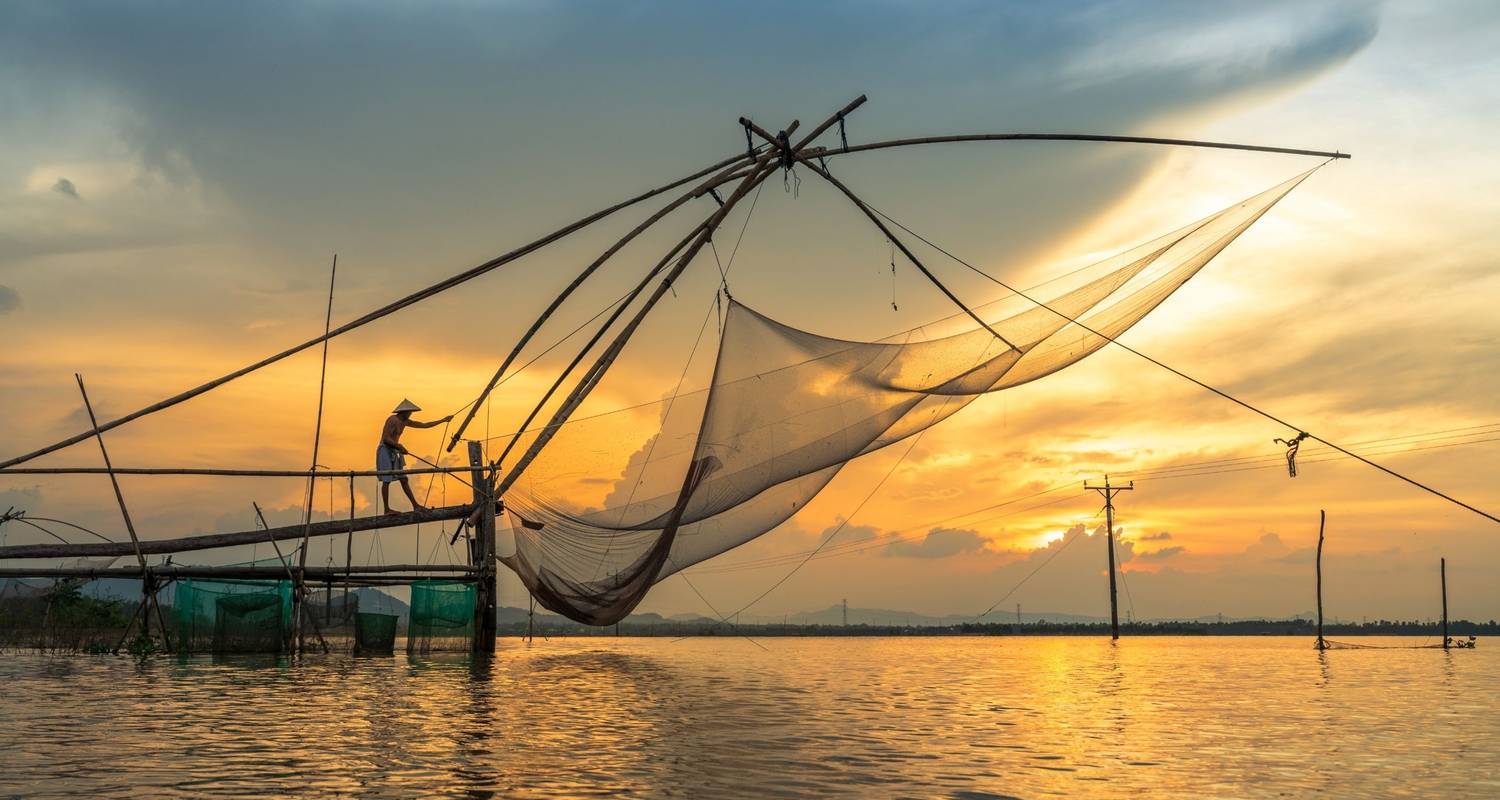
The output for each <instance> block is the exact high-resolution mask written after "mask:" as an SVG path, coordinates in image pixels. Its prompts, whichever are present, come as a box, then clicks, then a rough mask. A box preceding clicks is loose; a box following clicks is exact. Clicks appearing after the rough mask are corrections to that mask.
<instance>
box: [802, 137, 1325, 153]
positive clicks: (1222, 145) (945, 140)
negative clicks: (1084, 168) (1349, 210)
mask: <svg viewBox="0 0 1500 800" xmlns="http://www.w3.org/2000/svg"><path fill="white" fill-rule="evenodd" d="M958 142H1118V143H1124V144H1154V145H1165V146H1169V147H1205V148H1211V149H1215V150H1243V151H1248V152H1253V153H1281V154H1283V155H1293V156H1318V157H1320V158H1351V156H1350V155H1349V154H1348V153H1340V152H1338V151H1337V150H1334V151H1325V150H1302V149H1298V148H1294V147H1266V146H1263V145H1254V144H1236V143H1233V142H1209V141H1202V140H1198V139H1164V138H1159V137H1155V136H1106V135H1096V134H1086V133H969V134H957V135H953V136H918V137H914V138H909V139H889V140H886V141H881V142H869V143H866V144H857V145H851V146H849V147H842V148H838V149H829V148H824V147H819V148H813V150H812V151H810V152H808V153H807V154H806V155H808V156H810V157H813V158H816V157H818V156H823V157H826V158H832V157H833V156H839V155H845V154H849V153H865V152H869V151H871V150H888V149H890V148H893V147H912V146H915V145H923V144H953V143H958Z"/></svg>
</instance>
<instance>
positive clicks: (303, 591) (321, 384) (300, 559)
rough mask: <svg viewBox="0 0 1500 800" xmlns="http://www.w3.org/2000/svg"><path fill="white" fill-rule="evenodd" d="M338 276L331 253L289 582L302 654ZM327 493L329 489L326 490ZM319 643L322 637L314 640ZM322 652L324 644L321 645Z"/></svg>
mask: <svg viewBox="0 0 1500 800" xmlns="http://www.w3.org/2000/svg"><path fill="white" fill-rule="evenodd" d="M338 276H339V254H338V253H334V254H333V267H332V269H330V270H329V272H328V310H327V311H326V312H325V314H324V317H323V360H322V365H321V366H320V367H319V368H318V416H317V420H316V421H315V422H314V423H313V446H312V466H310V467H308V471H309V472H310V473H312V474H310V475H308V476H307V510H306V511H305V512H304V513H303V515H302V551H301V553H299V554H298V555H297V576H296V577H295V578H293V579H292V639H293V641H294V642H295V643H296V647H297V652H299V653H300V652H302V617H303V616H305V615H306V613H307V609H306V599H307V581H306V579H305V578H304V575H305V574H306V572H307V540H308V534H307V526H309V525H311V524H312V511H313V497H314V496H315V495H316V494H317V488H318V476H317V474H316V473H317V471H318V447H319V445H321V444H322V442H323V396H324V390H325V389H326V388H327V386H328V331H329V330H330V329H331V327H332V325H333V287H334V284H335V282H336V281H337V280H338ZM328 491H329V493H330V494H331V493H332V492H333V489H332V488H331V487H330V488H329V490H328ZM318 638H319V639H320V640H321V639H322V636H321V635H320V636H319V637H318ZM323 649H324V650H327V649H328V645H326V644H325V645H324V646H323Z"/></svg>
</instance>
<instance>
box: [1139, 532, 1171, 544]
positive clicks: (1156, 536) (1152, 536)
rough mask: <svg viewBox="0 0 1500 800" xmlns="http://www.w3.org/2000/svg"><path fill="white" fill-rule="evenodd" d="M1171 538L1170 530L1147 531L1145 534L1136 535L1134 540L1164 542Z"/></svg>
mask: <svg viewBox="0 0 1500 800" xmlns="http://www.w3.org/2000/svg"><path fill="white" fill-rule="evenodd" d="M1171 538H1172V534H1171V533H1170V532H1168V531H1161V532H1159V533H1148V534H1146V535H1145V536H1138V537H1136V540H1137V541H1141V542H1165V541H1168V540H1170V539H1171Z"/></svg>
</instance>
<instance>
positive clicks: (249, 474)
mask: <svg viewBox="0 0 1500 800" xmlns="http://www.w3.org/2000/svg"><path fill="white" fill-rule="evenodd" d="M412 455H413V456H415V457H417V458H420V456H416V454H415V453H413V454H412ZM467 471H468V468H467V467H419V468H414V469H353V470H306V469H218V468H213V467H115V468H114V469H112V470H109V469H104V468H103V467H13V468H10V469H0V475H109V474H115V475H176V476H183V475H209V476H219V477H230V478H307V477H310V476H313V475H316V476H317V477H319V478H378V477H393V476H401V475H434V474H445V475H452V474H457V473H461V472H467ZM85 532H86V533H92V531H85ZM95 535H97V534H95Z"/></svg>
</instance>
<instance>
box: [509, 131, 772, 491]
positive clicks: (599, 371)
mask: <svg viewBox="0 0 1500 800" xmlns="http://www.w3.org/2000/svg"><path fill="white" fill-rule="evenodd" d="M792 127H795V125H793V126H792ZM774 154H775V153H774V151H770V150H768V151H766V152H765V153H764V154H762V155H761V156H760V157H759V158H758V159H757V160H756V162H755V165H756V168H757V169H756V170H755V171H754V172H753V173H752V174H751V175H747V176H746V177H745V178H744V179H743V180H741V182H740V184H739V186H737V187H735V190H734V193H733V194H731V195H730V196H729V197H728V198H726V199H725V200H724V205H722V206H720V207H719V209H718V210H717V211H715V212H714V213H713V215H712V216H710V217H709V219H708V221H706V222H705V223H704V225H703V226H702V230H701V231H700V232H699V233H698V234H697V235H696V236H695V237H693V242H692V244H690V245H689V246H688V248H687V250H686V251H685V252H684V253H683V254H682V256H681V257H679V258H678V260H677V263H676V265H675V266H674V267H673V268H672V270H671V271H670V272H669V273H667V275H666V277H664V278H663V279H662V281H661V283H660V284H658V286H657V288H656V290H655V291H654V292H652V294H651V296H650V297H648V298H647V299H646V301H645V303H644V304H643V305H642V307H641V308H640V309H639V310H638V311H637V312H636V314H635V316H634V317H633V318H631V320H630V322H628V323H626V325H625V327H624V328H623V329H622V330H621V331H620V332H619V333H618V334H617V335H616V336H615V338H614V341H612V342H610V344H609V347H608V348H607V349H606V350H605V351H604V353H603V354H601V355H600V356H599V358H598V360H596V361H595V362H594V365H593V366H592V367H590V368H589V371H588V373H587V374H586V375H585V376H584V377H583V378H582V379H581V380H580V381H579V383H578V385H577V386H576V387H574V389H573V391H572V392H571V393H570V394H569V395H568V397H567V398H566V399H565V400H563V402H562V404H561V405H560V406H559V407H558V409H557V411H556V412H555V413H554V414H553V415H552V419H551V420H550V421H549V422H548V423H547V426H546V427H545V428H543V430H542V432H541V433H539V434H538V435H537V438H536V439H535V440H533V441H532V443H531V446H530V447H529V448H527V450H526V453H525V454H523V455H522V456H521V458H520V459H519V460H518V461H517V462H516V465H515V466H514V467H512V468H511V470H510V472H508V473H507V474H506V476H505V479H504V481H503V482H502V483H501V484H500V486H499V488H498V489H497V491H496V493H495V496H497V497H503V496H504V495H505V491H506V490H507V489H509V488H510V486H511V485H512V484H514V483H515V482H516V480H517V479H518V478H520V476H521V474H522V473H523V472H524V471H525V470H526V468H527V467H528V466H530V465H531V462H532V461H533V460H535V458H536V457H537V455H538V454H540V453H541V451H542V449H543V448H544V447H546V446H547V443H548V442H550V441H551V440H552V437H553V436H555V435H556V433H557V430H558V429H559V428H560V427H561V426H562V425H563V423H565V422H567V420H568V418H569V417H570V416H572V414H573V412H574V411H576V410H577V409H578V407H579V406H580V405H582V404H583V401H584V399H585V398H587V397H588V395H589V393H590V392H592V391H593V390H594V387H596V386H598V385H599V381H600V380H602V379H603V377H604V374H605V373H606V372H607V371H608V370H609V367H610V366H611V365H612V364H613V363H614V361H615V359H616V358H618V357H619V355H620V351H622V350H624V348H625V345H626V343H627V342H629V341H630V339H631V337H632V336H633V335H634V334H635V331H636V329H637V328H639V327H640V325H641V322H642V321H643V320H644V319H645V318H646V315H647V314H649V313H650V312H651V310H652V309H653V308H655V307H656V304H657V303H658V302H660V301H661V298H662V297H663V296H664V295H666V293H667V291H668V290H670V289H671V288H672V284H673V283H674V282H675V281H676V280H677V278H678V276H680V275H681V274H682V272H683V270H684V269H686V268H687V265H688V264H689V263H690V262H691V261H692V260H693V257H694V256H696V255H697V254H698V251H699V250H701V249H702V248H703V245H704V244H706V243H707V242H708V238H709V237H710V236H711V235H712V234H713V230H714V228H716V227H718V225H719V223H720V222H722V221H723V219H724V217H725V216H727V215H728V214H729V211H730V210H731V209H733V208H734V206H735V205H736V204H737V203H739V201H740V200H742V199H744V197H745V195H746V194H748V193H749V191H750V190H751V189H753V188H755V187H756V186H758V185H760V183H761V182H762V181H764V180H765V179H766V178H768V177H770V175H771V173H773V172H775V170H776V167H775V165H774V164H772V163H771V157H772V156H773V155H774ZM491 480H493V478H491Z"/></svg>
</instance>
